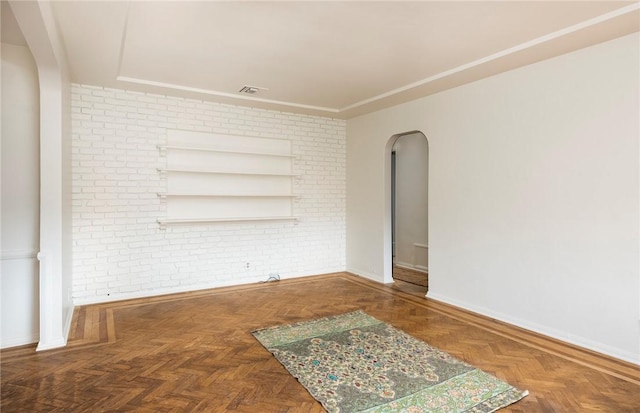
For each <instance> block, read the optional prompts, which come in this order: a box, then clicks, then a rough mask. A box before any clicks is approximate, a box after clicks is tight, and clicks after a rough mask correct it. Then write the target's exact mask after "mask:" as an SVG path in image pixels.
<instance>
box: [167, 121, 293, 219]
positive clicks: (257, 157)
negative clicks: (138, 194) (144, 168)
mask: <svg viewBox="0 0 640 413" xmlns="http://www.w3.org/2000/svg"><path fill="white" fill-rule="evenodd" d="M158 149H159V151H160V156H161V157H163V158H165V161H166V164H165V165H161V166H160V167H159V168H157V170H158V172H159V173H160V174H161V178H162V179H163V180H166V188H165V189H164V192H159V193H157V195H158V197H159V198H161V199H163V203H164V204H165V205H166V216H165V217H164V218H161V219H159V220H158V223H159V224H160V225H161V226H165V225H175V224H187V225H188V224H204V223H216V222H251V221H291V220H295V219H296V218H295V217H294V216H292V215H293V206H294V205H293V199H294V198H296V196H295V195H292V192H293V184H294V181H295V177H297V176H298V175H296V174H293V173H292V171H293V161H294V159H295V158H296V156H295V155H292V154H291V141H289V140H284V139H275V138H259V137H250V136H231V135H221V134H215V133H202V132H191V131H177V130H169V131H168V134H167V144H166V145H159V146H158ZM238 192H240V193H238Z"/></svg>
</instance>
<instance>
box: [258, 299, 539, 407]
mask: <svg viewBox="0 0 640 413" xmlns="http://www.w3.org/2000/svg"><path fill="white" fill-rule="evenodd" d="M253 335H254V337H255V338H256V339H257V340H258V341H260V343H262V345H263V346H264V347H265V348H266V349H268V350H269V351H270V352H271V353H273V355H274V356H275V357H276V358H277V359H278V361H280V363H282V365H284V367H285V368H286V369H287V370H288V371H289V373H291V374H292V375H293V376H294V377H295V378H297V379H298V381H300V383H301V384H302V385H303V386H304V387H306V389H307V390H308V391H309V393H311V395H312V396H313V397H314V398H315V399H316V400H318V401H319V402H320V403H322V405H323V406H324V408H325V409H326V410H327V411H329V412H340V413H351V412H385V413H386V412H477V413H479V412H494V411H496V410H498V409H500V408H502V407H505V406H508V405H510V404H512V403H515V402H517V401H518V400H520V399H522V398H523V397H524V396H526V395H527V394H528V393H527V391H522V390H518V389H516V388H514V387H512V386H510V385H509V384H507V383H505V382H503V381H500V380H498V379H497V378H495V377H493V376H491V375H489V374H487V373H484V372H483V371H481V370H478V369H477V368H475V367H473V366H470V365H468V364H466V363H464V362H462V361H460V360H457V359H456V358H454V357H452V356H450V355H449V354H447V353H445V352H443V351H440V350H438V349H436V348H434V347H431V346H429V345H428V344H426V343H425V342H423V341H420V340H418V339H416V338H414V337H412V336H410V335H408V334H406V333H404V332H403V331H401V330H398V329H396V328H394V327H392V326H390V325H388V324H386V323H383V322H382V321H379V320H377V319H375V318H373V317H371V316H369V315H368V314H366V313H364V312H362V311H355V312H351V313H346V314H341V315H337V316H333V317H326V318H320V319H316V320H311V321H307V322H301V323H296V324H290V325H284V326H275V327H269V328H264V329H260V330H256V331H253Z"/></svg>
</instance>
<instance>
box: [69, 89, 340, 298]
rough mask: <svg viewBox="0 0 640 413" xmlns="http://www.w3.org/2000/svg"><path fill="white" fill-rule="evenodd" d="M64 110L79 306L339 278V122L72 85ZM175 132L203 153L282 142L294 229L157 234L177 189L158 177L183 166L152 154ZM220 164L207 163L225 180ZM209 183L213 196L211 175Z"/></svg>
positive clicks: (277, 224) (249, 227) (185, 229)
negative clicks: (254, 141) (193, 135)
mask: <svg viewBox="0 0 640 413" xmlns="http://www.w3.org/2000/svg"><path fill="white" fill-rule="evenodd" d="M72 109H73V244H74V251H73V274H74V279H73V296H74V301H75V302H76V304H88V303H95V302H102V301H111V300H117V299H123V298H132V297H142V296H149V295H158V294H166V293H173V292H179V291H192V290H197V289H204V288H213V287H219V286H224V285H237V284H244V283H251V282H257V281H264V280H266V279H267V278H268V277H269V274H270V273H279V274H280V275H281V277H282V278H289V277H297V276H305V275H316V274H321V273H329V272H335V271H344V269H345V232H346V230H345V191H346V178H345V175H346V170H345V161H346V151H345V148H346V130H345V126H346V122H345V121H343V120H337V119H330V118H324V117H315V116H304V115H296V114H290V113H283V112H276V111H269V110H260V109H253V108H247V107H239V106H231V105H222V104H217V103H211V102H204V101H200V100H191V99H182V98H177V97H172V96H164V95H156V94H145V93H137V92H131V91H126V90H120V89H111V88H102V87H98V86H89V85H74V87H73V103H72ZM172 130H181V131H192V132H205V133H204V134H203V135H201V136H200V135H198V137H199V139H200V138H201V139H202V142H206V140H207V139H211V140H212V142H218V143H219V140H218V138H217V137H216V136H215V135H212V134H222V135H225V136H228V137H227V138H226V139H228V140H229V141H231V140H234V141H237V142H236V143H241V142H242V141H243V138H242V137H258V138H269V139H278V140H285V141H287V142H286V143H287V147H288V146H289V145H290V147H291V154H292V155H295V156H296V158H295V159H293V160H292V161H291V163H292V164H291V165H290V166H288V167H287V169H286V170H285V172H286V171H289V169H288V168H291V169H290V170H291V171H292V173H293V174H296V175H298V176H297V177H295V178H293V179H291V178H287V179H286V182H285V183H286V185H288V187H289V188H288V190H290V191H291V193H292V194H293V195H294V196H296V198H294V199H293V200H292V201H291V200H289V199H287V200H286V201H287V202H290V203H291V204H292V205H291V206H290V208H291V213H292V215H293V216H296V217H298V218H299V219H298V221H297V222H291V221H264V222H256V221H248V222H240V223H225V222H222V223H212V224H194V225H177V226H175V225H169V226H167V227H166V228H165V229H163V228H161V227H160V226H159V225H158V222H157V220H158V219H166V218H167V217H169V218H176V217H177V216H175V215H173V212H172V210H171V202H166V200H163V199H161V198H159V197H158V196H157V194H158V193H166V192H168V191H169V192H171V191H173V192H177V191H178V190H179V189H178V188H174V187H172V186H173V183H175V181H174V180H173V179H167V176H166V174H162V173H159V172H158V168H166V167H167V166H173V167H175V166H176V165H175V164H174V163H173V162H172V161H168V159H173V161H176V160H177V161H180V162H182V161H186V159H184V158H183V159H182V160H181V159H180V158H177V159H176V158H172V157H173V156H174V155H175V154H169V155H164V154H163V153H162V152H164V151H160V150H158V145H167V143H168V142H169V141H170V137H169V135H170V132H169V131H172ZM174 138H175V136H174ZM244 141H245V143H246V142H248V141H249V140H244ZM214 146H215V145H213V144H211V145H210V147H214ZM230 147H233V145H231V146H230ZM191 156H192V157H193V156H194V155H193V154H191ZM203 156H208V155H203ZM216 156H218V155H216ZM227 156H229V155H227ZM236 159H237V158H236ZM223 161H226V160H224V159H220V158H218V159H217V160H212V158H208V161H207V162H208V163H210V164H211V166H210V168H211V169H213V168H214V167H216V168H220V169H222V168H223V167H224V165H223V164H222V163H223ZM262 162H264V160H263V161H262ZM236 163H237V161H236ZM194 165H196V166H194ZM216 165H217V166H216ZM189 166H191V167H193V168H196V167H197V164H195V163H194V162H192V164H191V165H189ZM227 166H228V165H227ZM236 166H238V165H236ZM245 166H246V165H245ZM275 166H278V165H275ZM259 167H260V166H259V165H257V164H256V165H255V166H254V167H253V169H255V170H258V168H259ZM206 178H207V179H206V182H204V183H203V184H202V185H203V186H204V185H208V191H210V192H214V190H212V182H213V181H214V179H216V176H207V177H206ZM217 178H218V181H216V187H215V191H218V192H219V193H238V191H239V188H238V187H237V186H242V189H243V190H247V189H248V188H247V187H246V186H245V185H246V183H244V184H243V183H238V182H239V181H238V180H237V179H235V178H238V177H235V178H234V181H233V183H230V181H220V180H219V177H217ZM240 178H242V177H240ZM270 179H271V178H270ZM184 183H185V182H183V184H184ZM267 184H268V182H267ZM190 185H193V182H191V183H190ZM218 185H219V186H218ZM265 185H266V184H265ZM193 189H196V188H194V187H192V188H191V190H193ZM199 189H202V187H200V188H199ZM254 189H255V188H254ZM284 189H285V188H278V190H279V191H284ZM263 190H267V188H266V187H265V188H263ZM284 192H287V191H284ZM223 201H224V199H222V200H220V201H219V203H221V204H222V202H223ZM183 207H184V205H183ZM235 207H237V205H236V206H235ZM187 210H190V209H189V208H186V209H185V208H183V209H182V210H181V212H185V211H187ZM191 212H193V211H191ZM218 212H221V211H220V210H219V211H218ZM226 212H228V211H226ZM263 212H264V213H265V214H273V212H269V213H267V212H266V211H263ZM247 263H248V265H247Z"/></svg>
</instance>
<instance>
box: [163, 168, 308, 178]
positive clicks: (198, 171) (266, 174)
mask: <svg viewBox="0 0 640 413" xmlns="http://www.w3.org/2000/svg"><path fill="white" fill-rule="evenodd" d="M157 169H158V172H174V173H189V174H214V175H247V176H287V177H297V176H300V175H298V174H290V173H277V172H258V171H255V172H254V171H209V170H196V169H175V168H157Z"/></svg>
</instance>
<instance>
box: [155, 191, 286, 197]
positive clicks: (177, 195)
mask: <svg viewBox="0 0 640 413" xmlns="http://www.w3.org/2000/svg"><path fill="white" fill-rule="evenodd" d="M156 195H158V198H173V197H183V198H297V195H290V194H171V193H161V192H158V193H157V194H156Z"/></svg>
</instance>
